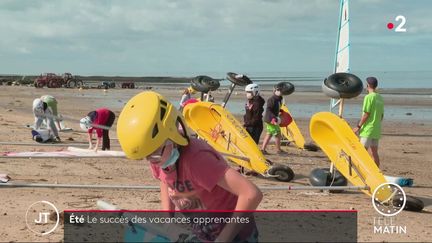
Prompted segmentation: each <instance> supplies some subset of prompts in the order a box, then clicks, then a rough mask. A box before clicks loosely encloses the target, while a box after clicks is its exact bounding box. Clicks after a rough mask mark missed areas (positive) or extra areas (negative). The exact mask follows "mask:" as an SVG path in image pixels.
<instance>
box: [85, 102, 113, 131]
mask: <svg viewBox="0 0 432 243" xmlns="http://www.w3.org/2000/svg"><path fill="white" fill-rule="evenodd" d="M109 115H110V110H108V109H106V108H99V109H97V110H96V118H95V120H94V121H93V122H92V124H94V125H106V122H107V121H108V118H109ZM93 130H96V134H97V136H98V138H101V137H102V135H103V129H102V128H93V127H92V128H90V129H89V130H88V133H92V132H93Z"/></svg>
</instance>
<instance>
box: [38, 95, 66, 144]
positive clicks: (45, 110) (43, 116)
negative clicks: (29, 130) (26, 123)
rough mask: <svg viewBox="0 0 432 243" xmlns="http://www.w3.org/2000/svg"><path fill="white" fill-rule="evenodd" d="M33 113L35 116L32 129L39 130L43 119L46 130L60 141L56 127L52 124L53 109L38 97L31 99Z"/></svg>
mask: <svg viewBox="0 0 432 243" xmlns="http://www.w3.org/2000/svg"><path fill="white" fill-rule="evenodd" d="M33 115H34V117H35V123H34V126H33V127H34V130H39V129H40V127H41V125H42V122H43V121H45V123H46V125H47V128H48V130H49V131H50V132H52V134H53V135H54V136H55V140H56V141H60V137H59V133H58V130H57V127H56V126H55V124H54V119H53V116H54V114H53V111H52V109H51V108H50V107H49V106H48V104H47V103H45V102H43V101H42V100H41V99H39V98H37V99H35V100H33Z"/></svg>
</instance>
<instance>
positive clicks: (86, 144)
mask: <svg viewBox="0 0 432 243" xmlns="http://www.w3.org/2000/svg"><path fill="white" fill-rule="evenodd" d="M0 145H9V146H37V147H49V146H59V147H68V146H71V147H88V146H89V144H88V143H20V142H0ZM114 146H120V144H111V147H114Z"/></svg>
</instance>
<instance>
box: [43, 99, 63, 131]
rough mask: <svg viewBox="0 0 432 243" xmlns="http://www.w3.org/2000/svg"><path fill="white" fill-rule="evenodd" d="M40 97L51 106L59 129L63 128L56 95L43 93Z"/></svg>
mask: <svg viewBox="0 0 432 243" xmlns="http://www.w3.org/2000/svg"><path fill="white" fill-rule="evenodd" d="M40 99H41V100H42V101H43V102H45V103H46V104H47V105H48V107H49V108H51V110H52V112H53V115H54V121H55V124H56V125H57V129H58V130H61V126H60V119H59V117H58V111H57V99H56V98H54V96H52V95H42V96H41V98H40Z"/></svg>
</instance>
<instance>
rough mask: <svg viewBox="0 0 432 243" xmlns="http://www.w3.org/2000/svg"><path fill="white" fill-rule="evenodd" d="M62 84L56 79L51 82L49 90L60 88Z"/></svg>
mask: <svg viewBox="0 0 432 243" xmlns="http://www.w3.org/2000/svg"><path fill="white" fill-rule="evenodd" d="M60 86H61V85H60V82H59V81H58V80H56V79H53V80H51V81H49V83H48V88H60Z"/></svg>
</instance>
